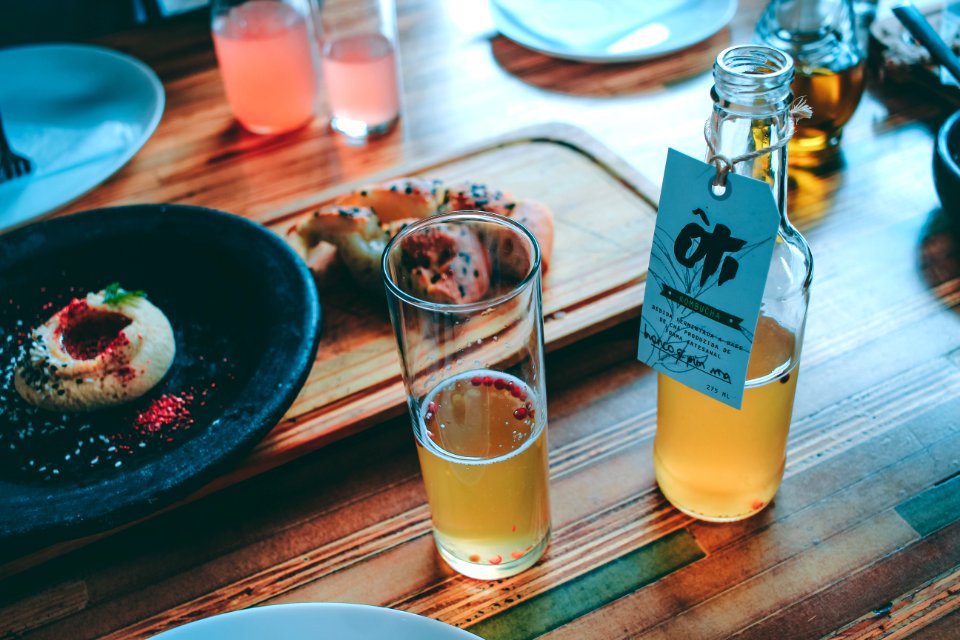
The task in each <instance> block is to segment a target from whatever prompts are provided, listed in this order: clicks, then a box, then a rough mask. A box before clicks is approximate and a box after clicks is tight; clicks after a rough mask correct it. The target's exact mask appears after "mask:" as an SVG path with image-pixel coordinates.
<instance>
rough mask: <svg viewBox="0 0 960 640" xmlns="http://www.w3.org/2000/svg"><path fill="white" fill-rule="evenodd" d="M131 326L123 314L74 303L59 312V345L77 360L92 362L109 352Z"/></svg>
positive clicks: (81, 302) (128, 319) (83, 302)
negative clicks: (115, 341) (126, 328)
mask: <svg viewBox="0 0 960 640" xmlns="http://www.w3.org/2000/svg"><path fill="white" fill-rule="evenodd" d="M78 302H79V303H80V304H76V303H78ZM129 324H130V318H128V317H127V316H125V315H123V314H120V313H111V312H109V311H96V310H93V309H91V308H90V307H89V306H87V303H86V302H85V301H79V300H74V301H73V302H71V303H70V304H69V305H67V307H66V308H65V309H64V310H63V311H61V312H60V341H61V344H63V348H64V349H65V350H66V351H67V353H69V354H70V355H71V356H72V357H74V358H76V359H77V360H92V359H94V358H96V357H97V356H99V355H100V354H101V353H103V352H104V351H106V350H107V349H109V348H110V345H111V344H112V343H113V342H114V340H117V339H118V338H120V337H121V335H122V334H121V333H120V332H121V331H122V330H123V328H124V327H126V326H127V325H129ZM123 337H125V336H123Z"/></svg>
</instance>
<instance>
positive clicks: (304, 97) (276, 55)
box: [210, 0, 318, 134]
mask: <svg viewBox="0 0 960 640" xmlns="http://www.w3.org/2000/svg"><path fill="white" fill-rule="evenodd" d="M210 26H211V31H212V35H213V44H214V49H215V50H216V54H217V62H218V64H219V67H220V76H221V78H222V79H223V88H224V91H225V93H226V95H227V102H229V103H230V108H231V110H232V111H233V115H234V117H236V119H237V120H238V121H239V122H240V124H242V125H243V126H244V128H246V129H247V130H249V131H252V132H254V133H261V134H276V133H284V132H286V131H292V130H293V129H297V128H299V127H302V126H304V125H306V124H307V123H309V122H310V121H311V120H312V119H313V117H314V115H315V114H316V102H317V91H318V86H317V85H318V79H317V68H316V61H315V59H314V58H315V56H316V43H315V36H314V33H313V23H312V21H311V20H310V6H309V4H307V3H306V2H303V1H302V0H213V2H212V3H211V25H210Z"/></svg>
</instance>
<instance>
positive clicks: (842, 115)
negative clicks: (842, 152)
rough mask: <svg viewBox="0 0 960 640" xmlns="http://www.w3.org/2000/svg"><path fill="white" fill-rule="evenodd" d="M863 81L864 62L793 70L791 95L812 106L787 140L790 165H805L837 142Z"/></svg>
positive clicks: (848, 118) (855, 106) (858, 98)
mask: <svg viewBox="0 0 960 640" xmlns="http://www.w3.org/2000/svg"><path fill="white" fill-rule="evenodd" d="M864 80H865V71H864V63H863V62H862V61H861V62H859V63H858V64H855V65H853V66H850V67H847V68H845V69H840V70H839V71H833V70H830V69H827V68H823V67H817V68H810V69H803V68H800V69H797V73H796V75H795V76H794V78H793V84H792V85H791V86H792V89H793V94H794V95H795V96H797V97H801V96H802V97H804V98H805V99H806V101H807V104H809V105H810V106H811V107H812V108H813V117H811V118H809V119H806V120H800V121H799V122H798V123H797V131H796V132H795V133H794V136H793V139H792V140H791V141H790V156H789V157H790V164H792V165H794V166H806V165H807V164H819V162H812V161H813V160H814V158H815V157H818V156H820V155H822V154H824V153H825V152H827V151H828V150H830V149H836V147H837V145H838V144H839V142H840V134H841V132H842V130H843V125H845V124H847V121H848V120H850V117H851V116H852V115H853V112H854V111H855V110H856V109H857V105H858V104H859V103H860V97H861V95H862V94H863V86H864Z"/></svg>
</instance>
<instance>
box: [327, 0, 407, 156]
mask: <svg viewBox="0 0 960 640" xmlns="http://www.w3.org/2000/svg"><path fill="white" fill-rule="evenodd" d="M319 5H320V7H321V9H320V12H319V18H320V19H319V24H318V26H317V31H318V32H319V37H320V42H321V67H322V70H323V82H324V88H325V89H326V100H327V103H328V108H329V109H330V126H331V127H332V128H333V129H334V130H335V131H338V132H340V133H342V134H344V135H345V136H347V137H349V138H352V139H354V140H365V139H366V138H369V137H372V136H377V135H381V134H384V133H386V132H388V131H389V130H390V129H391V128H392V127H393V126H394V124H396V122H397V120H398V118H399V116H400V80H399V73H398V69H399V54H398V50H397V12H396V6H395V4H394V0H322V2H320V3H319Z"/></svg>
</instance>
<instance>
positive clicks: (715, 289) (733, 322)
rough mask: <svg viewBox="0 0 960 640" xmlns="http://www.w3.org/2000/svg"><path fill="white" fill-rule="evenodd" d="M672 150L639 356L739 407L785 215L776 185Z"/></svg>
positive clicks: (655, 367)
mask: <svg viewBox="0 0 960 640" xmlns="http://www.w3.org/2000/svg"><path fill="white" fill-rule="evenodd" d="M715 176H716V170H715V169H714V167H712V166H711V165H709V164H707V163H705V162H701V161H699V160H695V159H693V158H691V157H689V156H686V155H684V154H682V153H680V152H679V151H676V150H674V149H670V151H669V154H668V156H667V166H666V171H665V173H664V179H663V190H662V194H661V197H660V209H659V211H658V212H657V226H656V230H655V231H654V236H653V248H652V250H651V254H650V267H649V271H648V274H647V289H646V293H645V295H644V300H643V312H642V315H641V317H640V346H639V350H638V353H637V357H638V358H639V359H640V360H642V361H643V362H645V363H646V364H648V365H650V366H651V367H653V368H654V369H656V370H657V371H660V372H662V373H664V374H666V375H668V376H670V377H672V378H674V379H675V380H678V381H679V382H682V383H683V384H685V385H687V386H689V387H692V388H694V389H696V390H698V391H700V392H701V393H705V394H707V395H709V396H710V397H713V398H715V399H717V400H719V401H720V402H723V403H725V404H728V405H730V406H732V407H734V408H737V409H739V408H740V404H741V402H742V399H743V388H744V384H745V383H746V376H747V362H748V361H749V359H750V351H751V349H752V346H753V332H754V329H755V327H756V324H757V318H758V316H759V313H760V303H761V301H762V298H763V289H764V286H765V284H766V280H767V272H768V271H769V268H770V257H771V254H772V252H773V245H774V242H775V239H776V235H777V230H778V228H779V224H780V214H779V212H778V210H777V205H776V202H775V201H774V199H773V193H772V192H771V191H770V186H769V185H768V184H766V183H765V182H761V181H759V180H754V179H752V178H747V177H745V176H740V175H736V174H733V173H731V174H729V175H728V176H727V184H726V188H725V189H724V191H723V193H722V194H720V195H717V194H716V193H714V189H713V180H714V177H715Z"/></svg>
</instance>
